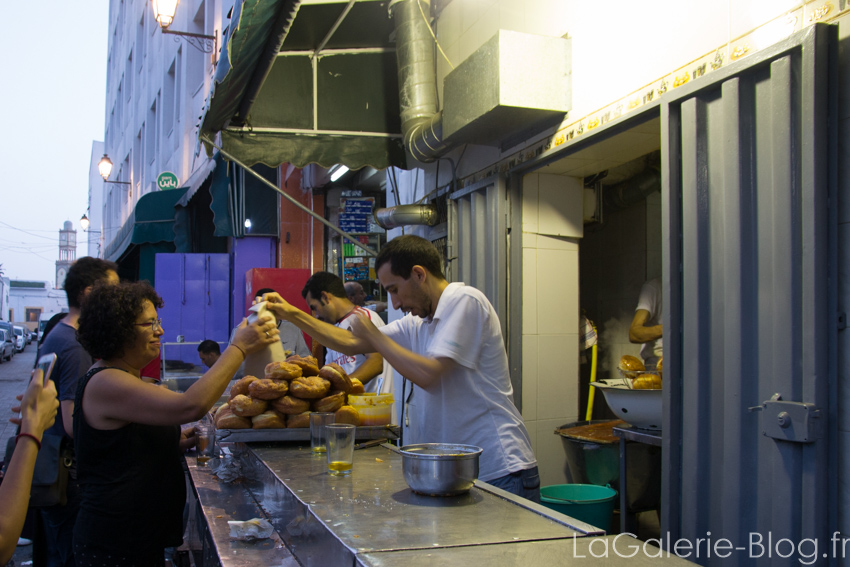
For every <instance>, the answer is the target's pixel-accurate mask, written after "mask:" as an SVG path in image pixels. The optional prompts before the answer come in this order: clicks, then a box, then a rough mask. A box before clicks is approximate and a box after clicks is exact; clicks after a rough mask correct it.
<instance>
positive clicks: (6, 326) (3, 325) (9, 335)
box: [0, 321, 18, 356]
mask: <svg viewBox="0 0 850 567" xmlns="http://www.w3.org/2000/svg"><path fill="white" fill-rule="evenodd" d="M12 327H13V325H12V324H11V323H10V322H8V321H0V329H3V330H4V331H6V340H7V341H9V342H10V343H12V356H15V354H16V353H17V352H18V349H16V348H15V331H13V330H12Z"/></svg>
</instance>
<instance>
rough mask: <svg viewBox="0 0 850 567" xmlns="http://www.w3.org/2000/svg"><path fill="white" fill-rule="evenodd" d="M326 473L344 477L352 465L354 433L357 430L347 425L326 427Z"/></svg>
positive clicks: (336, 424)
mask: <svg viewBox="0 0 850 567" xmlns="http://www.w3.org/2000/svg"><path fill="white" fill-rule="evenodd" d="M325 430H326V431H327V435H328V443H327V444H328V473H330V474H332V475H334V476H344V475H347V474H349V473H350V472H351V467H352V466H353V464H354V432H355V431H356V430H357V428H356V427H355V426H353V425H349V424H347V423H335V424H333V425H328V426H327V427H326V428H325Z"/></svg>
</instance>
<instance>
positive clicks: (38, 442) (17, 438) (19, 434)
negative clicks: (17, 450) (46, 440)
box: [15, 433, 41, 451]
mask: <svg viewBox="0 0 850 567" xmlns="http://www.w3.org/2000/svg"><path fill="white" fill-rule="evenodd" d="M21 437H29V438H30V439H32V440H33V441H35V445H36V447H38V450H39V451H41V441H40V440H39V438H38V437H36V436H35V435H33V434H32V433H18V435H17V436H16V437H15V446H17V445H18V441H20V440H21Z"/></svg>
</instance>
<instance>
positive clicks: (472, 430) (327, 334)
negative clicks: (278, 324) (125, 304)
mask: <svg viewBox="0 0 850 567" xmlns="http://www.w3.org/2000/svg"><path fill="white" fill-rule="evenodd" d="M375 269H376V270H377V274H378V280H379V281H380V282H381V285H382V286H383V287H384V288H385V289H386V290H387V292H389V294H390V299H391V301H392V305H393V307H394V308H396V309H401V310H402V311H404V312H405V313H407V315H406V316H405V317H403V318H401V319H399V320H397V321H393V322H391V323H389V324H388V325H386V326H385V327H382V328H380V329H378V328H377V327H375V325H373V324H372V323H371V321H370V319H368V318H366V317H363V316H359V315H357V316H356V319H354V320H353V321H352V323H351V332H348V331H342V330H341V329H338V328H337V327H335V326H333V325H328V324H326V323H323V322H321V321H318V320H317V319H315V318H313V317H310V316H309V315H307V314H306V313H304V312H303V311H301V310H300V309H298V308H295V307H292V306H291V305H289V304H288V303H286V302H285V301H284V300H283V299H282V298H281V297H280V296H279V295H277V294H269V295H266V296H264V299H266V300H267V301H268V302H269V303H268V308H269V309H270V310H272V311H273V312H274V313H275V315H276V316H277V317H279V318H281V319H286V320H289V321H292V322H293V323H295V325H296V326H298V327H299V328H300V329H302V330H303V331H304V332H306V333H308V334H310V335H311V336H313V337H315V338H316V339H318V340H319V341H320V342H321V343H322V344H324V345H331V346H332V347H333V348H334V350H337V351H339V352H343V353H347V354H357V353H363V352H378V353H380V354H381V355H382V356H383V357H384V359H385V360H386V361H387V362H389V363H390V364H391V365H392V367H393V368H394V369H395V371H396V372H399V373H401V374H402V375H403V376H404V377H405V378H406V379H407V380H410V381H411V382H412V383H413V385H414V386H413V393H412V397H411V398H410V399H409V400H404V402H405V414H404V420H403V427H404V429H403V431H404V441H405V443H425V442H431V443H440V442H442V443H463V444H469V445H476V446H478V447H481V448H482V449H484V451H483V453H482V454H481V458H480V461H479V470H480V472H479V478H480V479H481V480H483V481H485V482H488V483H490V484H492V485H495V486H497V487H499V488H503V489H504V490H507V491H509V492H512V493H514V494H517V495H519V496H524V497H525V498H528V499H530V500H534V501H537V502H539V501H540V477H539V475H538V471H537V461H536V460H535V458H534V453H533V451H532V450H531V441H530V438H529V435H528V431H527V430H526V428H525V424H524V423H523V421H522V416H521V415H520V413H519V411H518V410H517V409H516V406H514V403H513V389H512V387H511V381H510V375H509V371H508V357H507V353H506V352H505V344H504V340H503V339H502V331H501V326H500V324H499V317H498V315H497V314H496V311H495V310H494V309H493V306H492V305H491V304H490V302H489V301H488V300H487V298H486V297H485V296H484V294H483V293H481V292H480V291H478V290H477V289H475V288H472V287H469V286H465V285H463V284H462V283H451V284H450V283H449V282H448V281H446V279H445V277H444V276H443V270H442V266H441V261H440V256H439V254H438V253H437V250H436V249H435V248H434V246H433V245H432V244H431V243H430V242H428V241H427V240H425V239H424V238H420V237H418V236H413V235H405V236H400V237H397V238H395V239H393V240H391V241H390V242H389V243H387V245H386V246H385V247H384V248H383V249H382V250H381V252H380V253H379V254H378V257H377V259H376V260H375Z"/></svg>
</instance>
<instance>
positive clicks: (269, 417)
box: [215, 355, 364, 429]
mask: <svg viewBox="0 0 850 567" xmlns="http://www.w3.org/2000/svg"><path fill="white" fill-rule="evenodd" d="M363 391H364V389H363V384H362V383H361V382H360V381H359V380H358V379H357V378H351V377H349V376H348V374H346V372H345V370H343V369H342V367H341V366H339V365H338V364H334V363H331V364H328V365H326V366H323V367H322V368H321V369H320V368H319V366H318V363H317V361H316V359H315V358H313V357H312V356H307V357H300V356H298V355H293V356H290V357H289V358H287V359H286V360H285V361H284V362H272V363H270V364H268V365H267V366H266V368H265V375H264V376H263V378H257V377H256V376H245V377H244V378H242V379H241V380H239V381H238V382H236V383H235V384H233V386H232V387H231V388H230V400H229V401H228V402H227V403H226V404H224V405H223V406H221V407H220V408H219V409H218V411H216V414H215V425H216V427H217V428H219V429H282V428H284V427H287V428H297V427H310V412H311V411H321V412H334V413H335V414H336V416H335V421H336V423H350V424H352V425H360V417H359V414H358V413H357V410H356V409H354V408H353V407H351V406H349V405H348V395H349V394H355V395H356V394H362V393H363Z"/></svg>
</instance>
